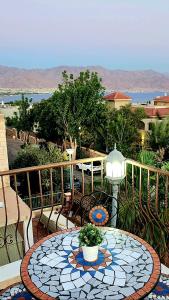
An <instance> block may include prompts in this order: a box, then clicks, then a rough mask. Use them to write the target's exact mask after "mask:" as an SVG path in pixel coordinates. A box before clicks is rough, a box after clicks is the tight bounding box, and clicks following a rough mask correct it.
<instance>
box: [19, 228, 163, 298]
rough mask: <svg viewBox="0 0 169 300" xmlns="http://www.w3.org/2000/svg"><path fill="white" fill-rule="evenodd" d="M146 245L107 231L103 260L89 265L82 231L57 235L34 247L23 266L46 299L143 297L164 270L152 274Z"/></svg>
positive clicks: (28, 282) (28, 279)
mask: <svg viewBox="0 0 169 300" xmlns="http://www.w3.org/2000/svg"><path fill="white" fill-rule="evenodd" d="M144 244H146V243H144ZM144 244H142V242H141V239H135V238H134V237H133V236H132V235H129V234H125V232H122V231H120V230H118V229H111V230H106V231H105V232H104V242H103V243H102V244H101V245H100V250H99V255H98V259H97V261H95V262H90V263H89V262H86V261H85V260H84V258H83V254H82V251H81V249H79V242H78V230H73V231H68V232H65V233H62V234H59V235H58V234H53V235H52V236H51V237H50V238H49V239H47V240H44V241H43V242H42V243H39V244H38V245H39V246H38V247H37V246H36V247H35V246H34V247H35V248H36V249H35V250H34V251H33V250H32V251H30V253H31V255H30V254H29V253H28V255H27V257H26V260H25V262H24V263H23V264H22V273H23V276H22V277H23V280H24V283H25V285H26V286H27V288H28V289H29V290H30V291H31V289H32V288H34V287H35V289H34V290H36V294H35V295H36V296H37V295H38V292H37V291H39V292H40V293H41V298H40V299H43V295H48V296H49V298H48V299H50V297H51V298H52V297H53V298H57V299H60V300H73V299H106V300H109V299H111V300H113V299H115V300H118V299H127V297H129V296H130V295H135V298H133V299H140V298H141V296H143V295H145V294H146V291H145V289H144V287H145V286H146V287H147V288H146V290H147V291H151V289H152V288H153V286H154V284H155V283H156V282H157V280H158V275H159V271H160V267H159V268H157V272H156V274H155V273H154V276H155V277H153V278H154V279H153V278H151V275H152V273H153V272H154V258H153V256H152V254H151V252H150V251H149V249H147V247H146V246H145V245H144ZM146 245H147V244H146ZM149 248H151V247H149ZM151 249H152V248H151ZM152 251H153V249H152ZM154 253H155V252H154V251H153V255H156V254H154ZM156 259H157V264H158V265H159V261H158V257H156ZM26 264H27V270H28V273H27V275H28V276H27V275H26V273H25V266H26ZM24 273H25V274H24ZM150 279H151V280H150ZM149 281H150V283H149ZM31 282H32V283H33V285H32V284H31ZM148 283H149V285H147V284H148ZM137 293H138V294H137ZM44 299H46V298H44Z"/></svg>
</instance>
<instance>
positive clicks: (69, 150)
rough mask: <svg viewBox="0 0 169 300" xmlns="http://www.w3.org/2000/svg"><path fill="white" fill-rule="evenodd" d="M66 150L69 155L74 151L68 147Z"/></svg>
mask: <svg viewBox="0 0 169 300" xmlns="http://www.w3.org/2000/svg"><path fill="white" fill-rule="evenodd" d="M66 152H67V153H68V154H69V155H72V154H73V152H74V149H72V148H68V149H66Z"/></svg>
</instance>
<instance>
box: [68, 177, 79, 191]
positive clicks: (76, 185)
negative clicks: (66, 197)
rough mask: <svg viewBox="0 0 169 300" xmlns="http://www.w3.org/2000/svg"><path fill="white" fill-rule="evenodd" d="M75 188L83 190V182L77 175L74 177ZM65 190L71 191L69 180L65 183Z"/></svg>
mask: <svg viewBox="0 0 169 300" xmlns="http://www.w3.org/2000/svg"><path fill="white" fill-rule="evenodd" d="M74 189H75V190H77V191H79V192H80V191H81V182H80V180H79V179H77V178H76V177H74ZM64 191H65V192H70V191H71V188H70V181H67V182H65V183H64Z"/></svg>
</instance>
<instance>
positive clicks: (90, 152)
mask: <svg viewBox="0 0 169 300" xmlns="http://www.w3.org/2000/svg"><path fill="white" fill-rule="evenodd" d="M81 150H82V152H83V153H84V155H85V156H86V157H98V156H103V157H105V156H107V155H106V154H104V153H102V152H98V151H95V150H93V149H90V148H85V147H81Z"/></svg>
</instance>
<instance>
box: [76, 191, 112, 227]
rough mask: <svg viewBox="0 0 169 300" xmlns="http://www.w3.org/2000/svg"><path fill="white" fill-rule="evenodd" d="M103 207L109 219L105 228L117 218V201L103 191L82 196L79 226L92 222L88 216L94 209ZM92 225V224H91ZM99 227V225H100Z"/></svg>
mask: <svg viewBox="0 0 169 300" xmlns="http://www.w3.org/2000/svg"><path fill="white" fill-rule="evenodd" d="M97 206H100V207H103V208H104V209H105V211H107V212H108V215H109V219H108V221H107V224H106V226H111V224H112V219H113V218H117V200H116V199H115V198H114V197H113V196H112V195H108V194H107V193H105V192H103V191H96V192H93V193H91V194H90V195H84V196H83V197H82V198H81V201H80V215H81V225H83V224H84V223H85V222H92V220H91V219H89V214H90V212H91V210H92V209H93V208H94V207H97ZM92 223H94V222H92ZM100 225H101V224H100Z"/></svg>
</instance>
